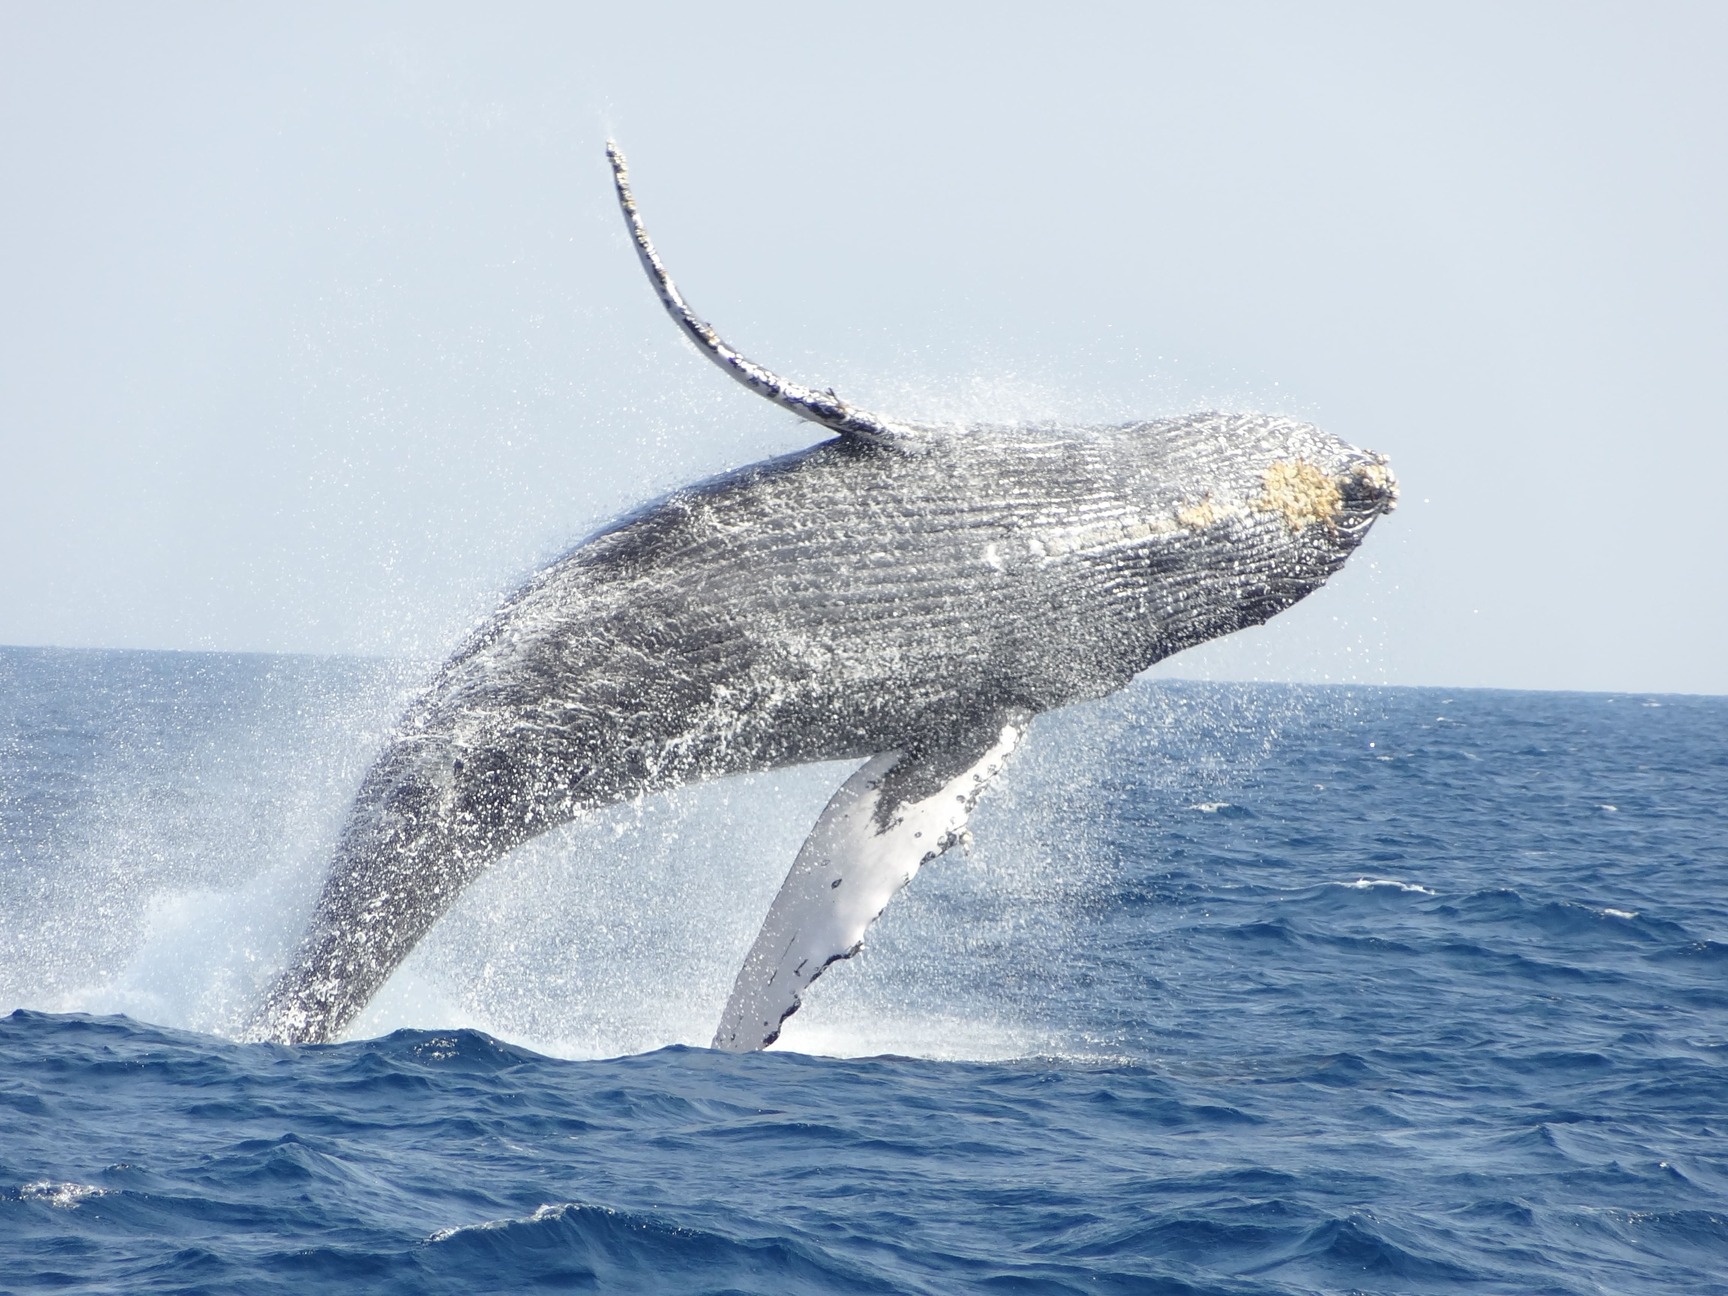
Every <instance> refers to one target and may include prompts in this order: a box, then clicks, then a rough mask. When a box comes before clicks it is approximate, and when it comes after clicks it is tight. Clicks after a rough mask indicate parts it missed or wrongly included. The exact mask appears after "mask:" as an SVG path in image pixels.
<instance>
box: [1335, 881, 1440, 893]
mask: <svg viewBox="0 0 1728 1296" xmlns="http://www.w3.org/2000/svg"><path fill="white" fill-rule="evenodd" d="M1327 885H1329V886H1341V887H1348V888H1349V889H1350V890H1352V891H1366V890H1368V889H1369V888H1370V887H1396V888H1397V889H1398V890H1400V891H1409V892H1413V893H1414V894H1416V895H1439V894H1440V893H1439V892H1438V891H1435V890H1433V889H1431V888H1429V887H1425V886H1422V885H1421V884H1420V883H1416V882H1400V881H1399V880H1398V879H1397V878H1365V877H1363V878H1357V879H1356V880H1355V881H1354V882H1331V883H1328V884H1327Z"/></svg>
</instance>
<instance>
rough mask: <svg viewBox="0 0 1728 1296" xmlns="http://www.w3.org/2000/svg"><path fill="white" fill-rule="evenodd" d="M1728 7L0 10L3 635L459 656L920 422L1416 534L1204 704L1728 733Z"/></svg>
mask: <svg viewBox="0 0 1728 1296" xmlns="http://www.w3.org/2000/svg"><path fill="white" fill-rule="evenodd" d="M1724 66H1728V9H1725V8H1723V7H1722V6H1719V5H1659V4H1648V3H1645V4H1637V5H1586V4H1575V3H1567V4H1489V5H1469V4H1457V3H1446V4H1437V5H1430V6H1416V5H1396V6H1390V5H1380V4H1367V5H1293V4H1284V3H1279V4H1266V5H1253V4H1243V5H1212V4H1207V5H1197V4H1196V5H1157V4H1124V5H1078V6H1074V5H1065V6H1052V5H1012V4H990V5H976V6H941V5H929V4H917V5H911V4H906V5H895V4H880V3H877V4H871V5H867V6H866V5H859V6H849V7H844V8H842V7H839V6H821V5H809V4H801V5H793V4H785V5H739V6H718V5H658V6H656V5H634V6H616V5H606V6H593V7H591V8H584V7H581V6H574V5H543V6H542V5H491V6H437V5H424V4H415V5H403V6H389V5H372V6H359V7H358V8H351V7H350V6H346V5H341V6H338V5H328V6H317V5H311V6H308V5H295V6H281V7H279V8H278V9H277V10H275V11H274V12H270V11H266V10H263V9H261V8H260V7H257V6H231V5H185V4H180V5H175V4H158V5H152V6H148V7H143V6H132V7H125V8H122V7H120V6H101V7H99V6H78V5H68V4H56V5H46V4H16V3H6V4H3V5H0V167H3V168H4V171H3V174H4V176H5V194H6V202H5V203H4V206H3V207H0V233H3V237H0V547H3V549H4V552H5V553H6V555H7V559H6V562H5V563H4V564H0V643H27V644H34V643H54V644H66V645H95V646H136V647H152V648H224V649H263V650H281V651H317V652H324V651H343V652H348V651H362V652H379V653H391V654H405V655H411V656H416V657H421V658H426V659H435V658H437V657H440V656H442V655H443V653H444V652H445V651H446V650H447V649H448V648H449V647H450V646H451V644H452V643H453V642H454V641H455V639H456V638H457V637H458V636H459V635H460V633H461V632H462V630H463V629H464V628H465V627H466V626H467V625H468V624H469V623H470V622H471V621H472V620H473V619H474V618H475V617H477V616H479V615H481V614H483V613H484V612H485V611H486V610H487V609H488V608H489V607H490V606H491V605H492V604H493V603H494V602H495V600H496V599H497V597H498V596H499V594H500V593H501V592H503V591H504V590H506V589H508V588H509V587H510V586H512V585H513V584H514V583H515V582H516V581H517V580H519V579H520V578H521V577H522V576H523V575H524V574H525V573H526V572H527V571H529V570H531V569H532V567H533V566H535V565H536V564H537V563H538V562H540V561H542V560H544V559H545V558H546V557H549V556H550V555H552V554H554V553H556V552H558V551H559V550H561V549H563V548H565V547H567V546H568V545H569V544H570V543H572V542H573V541H574V540H576V539H578V538H579V537H580V536H581V535H583V534H584V533H586V532H587V531H588V530H590V529H591V528H592V527H593V526H595V525H597V524H598V523H600V522H602V521H604V520H605V519H606V518H607V517H608V516H610V515H611V514H613V513H615V512H617V511H619V510H621V509H622V508H624V507H627V506H629V505H631V504H632V503H635V502H638V501H640V500H642V499H644V498H647V497H650V496H652V495H655V494H657V493H659V492H662V491H664V490H665V489H667V488H669V487H671V486H674V485H677V484H679V483H681V482H684V481H688V480H691V479H693V478H696V477H698V476H701V475H705V474H707V473H710V472H713V471H716V470H720V469H723V468H726V467H730V466H733V465H736V464H739V463H743V462H747V461H749V460H752V459H756V458H760V457H763V456H765V455H768V454H773V453H779V452H782V451H785V450H789V449H793V448H796V447H797V446H799V445H802V444H807V443H808V442H809V441H810V440H812V439H813V437H814V430H813V429H811V428H810V427H809V426H808V425H805V424H800V423H798V422H797V421H796V420H794V419H793V418H792V417H791V416H790V415H786V414H783V413H780V412H777V411H776V410H774V409H773V408H771V407H770V406H768V405H767V404H765V403H763V402H761V401H759V400H756V399H754V398H752V397H750V396H749V395H748V394H747V393H745V392H743V391H742V389H740V388H737V387H735V386H734V385H732V384H730V383H728V382H727V381H726V380H725V379H724V378H723V377H722V376H721V375H719V374H718V373H717V372H715V371H714V370H712V369H711V368H710V367H708V366H707V365H705V364H703V363H702V362H701V361H700V360H699V359H697V358H696V356H695V355H694V354H693V353H692V352H691V351H690V349H689V348H688V347H687V346H686V345H685V344H684V343H682V342H681V341H680V340H679V338H678V337H677V335H676V333H675V332H674V330H673V329H672V327H671V326H670V325H669V324H668V323H667V322H666V321H665V320H664V318H663V317H661V316H660V315H659V313H658V306H657V304H656V302H655V301H654V298H653V296H652V294H651V293H650V292H649V290H648V289H647V287H646V285H645V284H644V283H643V281H642V279H641V275H640V271H639V270H638V268H637V266H636V263H635V259H634V257H633V256H632V255H631V253H630V250H629V247H628V244H627V243H626V241H625V236H624V233H623V229H622V225H621V223H620V221H619V220H618V217H617V214H616V211H615V209H614V207H613V206H612V196H611V192H610V188H609V185H608V179H607V174H606V167H605V161H604V158H603V155H602V146H603V143H604V141H605V139H606V137H607V135H608V134H609V133H615V134H616V135H617V137H618V138H619V140H620V142H621V143H622V144H623V145H624V147H625V148H626V149H627V150H628V152H629V154H630V158H631V162H632V167H633V171H634V174H635V178H636V183H637V190H638V196H639V198H640V199H641V201H642V204H643V209H644V212H645V215H646V217H647V219H648V223H649V227H650V229H651V230H653V231H654V234H655V237H656V239H657V240H658V242H659V243H660V246H661V250H662V252H663V253H664V254H665V256H666V258H667V260H668V262H669V264H670V266H671V268H672V270H673V273H674V274H676V275H677V276H678V277H679V280H680V282H681V284H682V286H683V287H684V288H685V290H686V292H687V294H688V296H689V297H690V299H691V300H692V302H693V303H694V304H695V306H696V308H697V310H698V311H700V312H701V313H703V314H704V315H706V316H707V317H709V318H710V319H712V320H713V321H714V322H715V323H716V324H717V325H718V326H719V327H720V329H721V330H722V332H723V333H724V334H725V335H726V336H727V337H728V338H729V339H730V340H731V341H733V342H734V343H736V344H737V345H738V346H739V347H740V348H742V349H743V350H744V351H745V352H746V353H747V354H749V355H751V356H752V357H754V358H756V359H758V360H761V361H762V362H764V363H766V364H768V365H770V366H772V367H774V368H777V369H780V370H781V371H783V372H785V373H787V374H788V375H789V376H792V377H795V378H797V379H800V380H802V381H805V382H807V383H810V384H812V385H815V386H828V385H833V386H835V387H837V388H838V389H839V390H840V391H841V393H842V394H844V395H846V396H848V397H849V398H851V399H853V400H856V401H857V402H859V403H861V404H864V405H867V406H869V407H872V408H876V409H880V410H882V411H884V412H886V413H889V414H894V415H900V416H904V417H909V418H916V417H918V416H920V415H925V416H930V415H944V416H956V415H958V416H965V415H972V416H975V417H980V418H1002V417H1051V416H1055V417H1064V418H1070V419H1074V420H1077V421H1102V420H1119V419H1124V418H1130V417H1136V416H1142V417H1151V416H1156V415H1160V414H1169V413H1175V412H1179V411H1182V410H1186V409H1191V408H1195V407H1204V406H1215V405H1226V406H1235V407H1255V408H1264V409H1276V410H1280V411H1284V412H1288V413H1293V414H1297V415H1300V416H1303V417H1306V418H1309V419H1312V420H1314V421H1315V422H1318V423H1320V424H1321V425H1322V426H1324V427H1326V428H1328V429H1329V430H1331V431H1334V432H1336V433H1338V434H1339V435H1340V436H1343V437H1344V438H1346V439H1347V440H1350V441H1353V442H1356V443H1358V444H1361V445H1366V446H1370V447H1373V448H1375V449H1379V450H1383V451H1386V452H1387V453H1389V454H1390V455H1391V456H1392V460H1393V463H1394V466H1395V467H1396V469H1397V470H1398V473H1399V476H1400V478H1401V480H1402V481H1403V483H1404V489H1405V504H1404V506H1403V507H1402V508H1401V509H1400V511H1399V512H1398V513H1397V514H1395V515H1394V516H1393V517H1392V518H1390V519H1389V520H1387V521H1386V522H1384V523H1383V524H1382V525H1381V527H1380V529H1379V530H1378V531H1377V532H1376V534H1375V535H1374V536H1373V537H1371V539H1370V541H1369V543H1368V545H1367V546H1366V548H1365V549H1364V550H1363V551H1362V552H1361V553H1360V554H1359V555H1358V556H1357V558H1356V559H1355V560H1354V562H1353V564H1352V566H1351V568H1350V569H1348V570H1347V571H1346V572H1345V573H1344V574H1343V575H1342V576H1341V577H1340V578H1338V580H1337V581H1335V582H1334V584H1333V586H1331V587H1329V588H1328V589H1326V590H1324V591H1322V592H1321V593H1320V594H1319V595H1317V596H1315V597H1314V598H1313V599H1311V600H1310V601H1309V602H1308V603H1307V604H1305V605H1303V606H1302V607H1299V608H1298V609H1296V610H1295V611H1294V612H1292V613H1290V614H1287V615H1286V616H1285V617H1282V618H1280V619H1279V620H1278V621H1277V622H1275V623H1274V624H1273V625H1271V626H1269V627H1267V628H1266V629H1265V630H1262V631H1258V632H1254V633H1253V634H1251V635H1248V636H1244V637H1242V639H1241V641H1240V642H1236V643H1231V644H1227V645H1221V646H1219V647H1217V648H1213V649H1205V650H1201V652H1200V654H1198V655H1197V656H1193V657H1185V658H1178V659H1177V660H1176V661H1174V662H1172V663H1171V664H1170V667H1169V668H1168V669H1169V670H1170V672H1171V673H1177V674H1192V673H1213V674H1221V675H1242V676H1258V677H1264V678H1303V679H1356V680H1366V681H1373V682H1392V683H1437V684H1448V685H1505V686H1514V687H1531V688H1587V689H1604V688H1606V689H1628V690H1680V691H1702V692H1717V693H1722V692H1728V651H1725V650H1724V642H1725V640H1728V597H1725V596H1728V575H1725V574H1724V558H1725V557H1728V542H1725V540H1724V513H1725V511H1728V503H1725V502H1724V501H1725V499H1728V496H1725V492H1724V482H1725V481H1728V436H1725V432H1728V428H1725V419H1724V416H1723V403H1722V392H1721V390H1720V389H1721V388H1722V386H1723V384H1724V376H1725V374H1728V365H1725V358H1728V256H1725V250H1728V178H1725V174H1724V165H1725V163H1724V159H1725V158H1728V77H1724V76H1723V75H1722V69H1723V67H1724Z"/></svg>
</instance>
